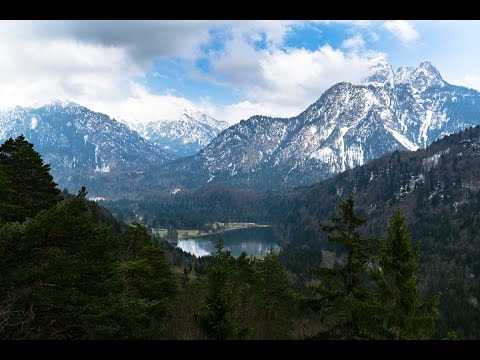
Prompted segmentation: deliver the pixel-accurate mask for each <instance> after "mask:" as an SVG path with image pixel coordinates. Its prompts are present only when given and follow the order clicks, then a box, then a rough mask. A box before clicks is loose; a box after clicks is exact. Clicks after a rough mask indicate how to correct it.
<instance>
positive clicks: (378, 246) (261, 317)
mask: <svg viewBox="0 0 480 360" xmlns="http://www.w3.org/2000/svg"><path fill="white" fill-rule="evenodd" d="M19 163H22V171H24V172H25V174H28V179H29V180H30V181H29V184H33V185H32V186H30V187H28V186H25V184H15V182H14V181H13V179H14V177H15V176H16V174H14V173H13V172H11V171H10V170H11V168H14V167H16V166H17V165H18V164H19ZM0 174H1V176H0V180H1V181H0V194H1V195H2V198H1V199H0V200H1V201H0V209H1V210H2V213H1V214H0V215H1V218H0V274H1V276H0V307H1V308H0V310H1V311H0V316H1V319H0V338H1V339H216V340H224V339H305V338H310V339H316V338H335V339H419V338H429V337H430V336H431V335H430V334H431V333H432V331H433V328H434V325H435V319H436V318H437V310H436V304H437V302H438V295H435V296H434V297H431V298H429V299H425V298H424V297H423V295H421V294H420V292H419V288H418V282H419V280H420V278H419V277H418V274H417V265H418V252H417V250H415V247H413V245H412V241H411V238H410V235H409V233H408V230H407V227H406V223H405V219H404V217H403V215H402V213H401V212H397V213H396V215H395V216H393V217H392V218H391V220H390V225H389V227H388V230H389V237H387V238H386V239H384V240H383V239H376V240H372V239H369V238H366V237H364V236H363V235H361V234H360V232H359V231H358V230H357V228H358V227H361V226H363V224H364V222H365V221H366V219H363V218H362V217H361V216H360V215H358V214H356V210H355V207H354V199H353V198H352V197H350V198H348V199H347V200H344V201H341V202H340V203H339V204H340V205H339V209H338V213H337V214H336V215H335V216H333V217H332V225H328V224H327V223H326V224H325V225H324V231H325V232H326V233H328V234H329V239H330V240H331V241H332V242H334V243H340V244H343V245H344V246H345V250H346V251H345V255H346V261H345V262H344V263H342V264H337V266H336V267H335V268H334V269H329V268H325V267H321V266H320V263H318V264H316V265H317V266H316V270H315V277H316V278H317V280H318V281H319V282H318V283H317V285H315V286H313V287H306V286H304V285H303V284H302V283H299V282H295V280H294V278H295V274H294V273H292V272H290V271H287V270H286V269H285V268H284V267H283V266H282V265H281V264H280V262H279V261H278V255H277V254H276V253H274V252H269V253H267V255H266V256H265V257H264V258H262V259H257V258H253V257H248V256H247V255H246V254H245V253H244V254H242V255H240V256H239V257H238V258H235V257H233V256H231V254H230V252H229V251H227V250H225V249H224V248H223V246H222V243H221V241H220V242H219V243H218V245H217V252H216V253H215V255H214V256H213V257H209V258H206V259H205V260H204V261H192V262H188V257H187V256H185V257H184V259H183V260H187V264H186V265H185V266H184V267H183V269H182V268H179V267H178V266H175V264H167V262H166V261H165V257H166V254H165V253H164V251H163V250H162V248H166V249H169V248H168V246H165V244H158V243H157V242H156V241H154V240H153V239H152V238H151V237H150V235H149V234H148V232H147V231H146V229H145V228H144V227H143V226H142V225H140V224H139V223H135V222H133V223H131V224H130V225H125V224H121V223H119V222H117V221H116V220H115V219H114V218H112V217H111V216H110V215H109V214H108V212H106V211H105V210H104V209H102V208H100V207H98V206H97V205H96V204H95V203H92V202H89V201H87V200H86V195H87V191H86V189H85V188H83V187H82V188H81V189H80V190H79V192H78V194H77V195H76V196H72V195H69V194H66V193H63V194H60V191H59V190H57V189H56V186H55V183H54V182H53V181H52V178H51V176H50V175H49V166H48V165H44V164H43V161H42V159H41V157H40V155H39V154H38V153H37V152H36V151H35V150H34V149H33V146H32V145H31V144H30V143H28V142H27V141H26V140H25V139H24V138H23V137H21V136H19V137H17V138H16V139H15V140H14V139H9V140H8V141H7V142H6V143H5V144H3V145H2V146H1V147H0ZM62 195H63V196H62ZM24 199H28V201H27V202H25V201H24ZM8 209H15V212H9V211H8ZM10 214H14V215H15V217H14V218H11V217H10ZM159 245H161V246H159ZM366 245H368V246H367V247H365V246H366ZM371 245H372V246H371ZM360 248H361V249H362V250H361V251H360V252H359V249H360ZM397 248H398V249H402V250H401V251H399V252H398V251H396V250H395V249H397ZM168 251H170V250H168ZM391 264H396V265H395V266H393V265H391ZM397 266H400V268H401V269H402V268H405V269H407V271H406V272H402V274H400V275H399V274H398V270H397ZM399 301H400V303H401V304H402V305H401V306H400V307H399V305H398V304H399ZM372 311H373V313H375V314H376V315H375V317H374V318H372V319H370V315H369V314H371V313H372Z"/></svg>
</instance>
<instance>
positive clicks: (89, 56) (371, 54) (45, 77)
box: [0, 20, 480, 123]
mask: <svg viewBox="0 0 480 360" xmlns="http://www.w3.org/2000/svg"><path fill="white" fill-rule="evenodd" d="M479 35H480V21H402V20H395V21H273V20H269V21H251V20H249V21H165V20H164V21H0V108H8V107H12V106H15V105H23V106H30V105H36V104H42V103H45V102H47V101H51V100H53V99H61V100H71V101H75V102H77V103H79V104H81V105H85V106H87V107H89V108H91V109H93V110H96V111H101V112H104V113H106V114H108V115H111V116H114V117H115V118H117V119H120V120H124V121H129V122H145V121H152V120H162V119H173V118H175V117H177V116H178V115H179V113H180V112H181V111H182V110H183V109H184V108H192V107H193V108H196V109H199V110H201V111H203V112H205V113H207V114H209V115H211V116H213V117H215V118H218V119H222V120H227V121H228V122H230V123H235V122H238V121H240V120H241V119H246V118H248V117H250V116H252V115H255V114H263V115H270V116H281V117H285V116H294V115H297V114H298V113H300V112H301V111H302V110H304V109H305V108H306V107H307V106H308V105H310V104H311V103H312V102H314V101H315V100H316V99H318V98H319V97H320V95H321V94H322V92H323V91H325V90H326V89H327V88H328V87H330V86H331V85H333V84H335V83H337V82H339V81H349V82H353V83H358V82H359V81H360V80H361V78H362V77H363V74H365V71H366V69H367V68H368V66H369V64H371V63H372V62H374V61H377V60H379V59H385V60H387V61H389V62H390V63H391V64H392V66H393V67H394V69H396V68H398V67H399V66H418V64H419V63H420V62H422V61H425V60H428V61H430V62H432V64H433V65H434V66H436V67H437V68H438V70H439V71H440V73H441V74H442V75H443V77H444V79H445V80H446V81H448V82H450V83H453V84H458V85H464V86H468V87H471V88H475V89H478V90H480V65H478V59H479V58H480V43H479V42H478V36H479Z"/></svg>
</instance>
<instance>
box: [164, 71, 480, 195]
mask: <svg viewBox="0 0 480 360" xmlns="http://www.w3.org/2000/svg"><path fill="white" fill-rule="evenodd" d="M477 124H480V92H478V91H476V90H473V89H468V88H465V87H461V86H454V85H451V84H449V83H447V82H445V81H444V80H443V79H442V77H441V75H440V73H439V72H438V70H437V69H436V68H435V67H433V66H432V65H431V64H430V63H429V62H423V63H421V64H420V65H419V66H418V67H417V68H409V67H403V68H399V69H398V70H397V71H396V72H394V71H393V69H392V67H391V66H390V64H388V63H386V62H379V63H377V64H376V65H374V66H372V68H371V69H370V71H369V73H368V74H366V77H365V81H364V83H363V84H361V85H353V84H350V83H345V82H342V83H338V84H336V85H334V86H332V87H331V88H330V89H328V90H327V91H325V93H324V94H323V95H322V96H321V97H320V98H319V99H318V100H317V101H316V102H315V103H314V104H312V105H311V106H310V107H308V108H307V109H306V110H305V111H304V112H302V113H301V114H299V115H298V116H296V117H293V118H270V117H266V116H253V117H251V118H250V119H248V120H244V121H241V122H240V123H238V124H236V125H234V126H232V127H230V128H228V129H226V130H225V131H223V132H222V133H220V134H219V135H218V136H217V137H216V138H215V139H214V140H212V142H211V143H210V144H209V145H208V146H207V147H206V148H205V149H203V150H202V151H201V152H200V153H199V154H198V155H196V156H195V157H192V158H186V159H183V160H180V161H177V162H175V163H173V164H169V165H167V166H166V169H168V172H169V173H172V174H177V176H178V179H179V182H183V185H184V186H190V187H194V186H200V185H202V184H205V183H226V184H230V185H234V186H237V187H244V188H256V189H290V188H293V187H295V186H302V185H309V184H313V183H315V182H318V181H321V180H323V179H326V178H328V177H330V176H332V175H334V174H336V173H339V172H342V171H345V170H347V169H351V168H353V167H355V166H359V165H362V164H364V163H366V162H367V161H369V160H371V159H374V158H378V157H380V156H381V155H383V154H385V153H387V152H390V151H394V150H415V149H418V148H424V147H425V146H427V145H428V144H430V143H432V142H433V141H435V140H436V139H438V138H440V137H442V136H444V135H447V134H451V133H453V132H456V131H459V130H462V129H465V128H468V127H470V126H474V125H477ZM189 173H190V174H192V173H193V174H195V176H188V174H189Z"/></svg>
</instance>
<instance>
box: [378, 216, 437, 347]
mask: <svg viewBox="0 0 480 360" xmlns="http://www.w3.org/2000/svg"><path fill="white" fill-rule="evenodd" d="M387 230H388V235H387V238H386V239H385V240H382V241H381V243H380V259H379V265H380V268H379V270H378V271H377V272H375V273H374V275H375V279H376V282H377V284H378V286H379V289H380V293H379V297H380V308H379V310H378V311H377V312H376V315H377V317H380V320H379V322H380V323H381V324H382V326H381V328H382V333H381V334H380V336H382V337H385V338H389V339H421V338H424V337H426V336H428V335H429V334H431V333H432V332H433V330H434V327H435V320H436V317H437V315H438V311H437V306H438V300H439V295H438V294H437V295H435V296H434V297H432V299H430V300H429V301H427V302H425V303H422V301H421V298H420V293H419V282H420V277H419V275H418V261H419V256H420V250H419V247H418V246H415V247H414V246H413V244H412V236H411V234H410V232H409V231H408V227H407V222H406V219H405V215H404V214H403V213H402V212H401V211H400V210H399V209H397V210H395V212H394V213H393V215H392V217H391V218H390V221H389V223H388V227H387Z"/></svg>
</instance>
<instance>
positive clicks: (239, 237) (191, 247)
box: [177, 227, 280, 257]
mask: <svg viewBox="0 0 480 360" xmlns="http://www.w3.org/2000/svg"><path fill="white" fill-rule="evenodd" d="M219 238H220V234H214V235H208V236H203V237H201V238H194V239H186V240H179V241H178V243H177V247H178V248H180V249H182V250H183V251H185V252H188V253H190V254H192V255H195V256H196V257H202V256H207V255H211V254H213V253H215V251H216V249H215V244H216V243H217V241H218V240H219ZM221 238H222V240H223V244H224V245H225V248H226V249H227V250H230V252H231V253H232V255H233V256H239V255H240V254H241V253H242V251H245V252H246V253H247V254H248V255H253V256H256V257H262V256H264V255H265V253H266V252H267V251H268V250H270V249H273V250H275V251H278V250H280V247H279V246H278V244H277V242H276V241H275V236H274V234H273V231H272V228H270V227H264V228H251V229H240V230H234V231H227V232H224V233H222V234H221Z"/></svg>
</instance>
